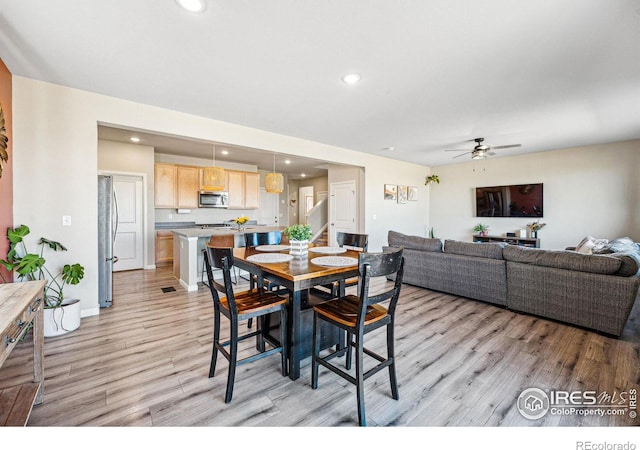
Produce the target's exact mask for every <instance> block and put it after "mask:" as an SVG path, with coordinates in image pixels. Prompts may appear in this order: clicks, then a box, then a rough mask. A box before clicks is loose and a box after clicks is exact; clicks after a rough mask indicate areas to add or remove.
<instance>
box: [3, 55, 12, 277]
mask: <svg viewBox="0 0 640 450" xmlns="http://www.w3.org/2000/svg"><path fill="white" fill-rule="evenodd" d="M0 104H2V111H3V112H4V120H5V128H6V129H7V137H8V138H9V142H8V148H7V150H8V152H9V161H8V162H7V163H6V164H5V165H4V166H3V171H2V178H0V259H6V258H7V252H8V251H9V241H7V228H9V227H12V226H13V135H12V114H11V113H12V108H11V106H12V105H11V72H9V69H7V66H5V65H4V62H3V61H2V59H0ZM0 272H2V275H3V276H4V277H5V278H6V279H7V280H12V274H9V273H7V271H6V270H5V268H4V267H2V266H0ZM1 281H2V278H0V282H1Z"/></svg>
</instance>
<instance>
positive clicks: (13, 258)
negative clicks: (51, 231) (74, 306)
mask: <svg viewBox="0 0 640 450" xmlns="http://www.w3.org/2000/svg"><path fill="white" fill-rule="evenodd" d="M29 233H30V230H29V227H28V226H26V225H20V226H19V227H16V228H7V238H8V239H9V252H8V253H7V259H6V260H5V259H0V264H1V265H3V266H4V267H5V268H6V269H7V270H8V271H9V272H12V271H13V270H15V271H16V273H17V274H18V279H19V280H26V281H34V280H46V282H47V284H46V285H45V288H44V305H45V308H56V307H58V306H62V302H63V301H64V287H65V285H67V284H78V283H79V282H80V280H82V279H83V278H84V267H82V266H81V265H80V264H78V263H75V264H65V265H64V266H63V267H62V269H60V270H59V271H53V272H52V271H51V270H50V269H48V268H47V266H45V263H46V260H45V258H44V249H45V248H47V247H48V248H49V249H51V250H53V251H67V248H66V247H65V246H64V245H62V244H61V243H60V242H56V241H51V240H49V239H45V238H40V240H39V241H38V245H39V246H40V253H29V252H28V251H27V246H26V244H25V243H24V237H25V236H27V235H28V234H29ZM1 275H2V274H1V273H0V276H1ZM2 278H3V282H5V283H6V282H7V280H6V279H4V277H2Z"/></svg>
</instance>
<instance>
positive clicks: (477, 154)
mask: <svg viewBox="0 0 640 450" xmlns="http://www.w3.org/2000/svg"><path fill="white" fill-rule="evenodd" d="M469 142H475V143H476V146H475V147H474V148H473V150H471V151H467V150H462V149H461V150H457V149H448V150H445V152H465V153H462V154H460V155H458V156H454V157H453V159H455V158H459V157H461V156H464V155H468V154H471V159H485V158H486V157H487V156H493V155H495V152H493V151H492V150H498V149H502V148H513V147H520V145H521V144H510V145H498V146H496V147H490V146H488V145H486V144H483V142H484V138H476V139H472V140H470V141H469Z"/></svg>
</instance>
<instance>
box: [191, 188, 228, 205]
mask: <svg viewBox="0 0 640 450" xmlns="http://www.w3.org/2000/svg"><path fill="white" fill-rule="evenodd" d="M198 206H199V207H200V208H228V207H229V193H228V192H225V191H200V192H199V193H198Z"/></svg>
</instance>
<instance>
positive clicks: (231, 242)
mask: <svg viewBox="0 0 640 450" xmlns="http://www.w3.org/2000/svg"><path fill="white" fill-rule="evenodd" d="M208 245H210V246H211V247H221V248H233V247H234V246H235V237H234V235H233V234H219V235H215V234H212V235H211V237H210V238H209V243H208ZM205 251H206V249H204V248H203V249H202V270H201V272H200V280H201V281H202V284H204V285H205V286H207V287H209V283H208V282H207V281H205V276H206V268H205V264H204V254H205ZM214 270H215V269H214ZM232 272H233V278H234V280H235V281H233V284H238V273H237V272H236V268H235V266H234V267H233V268H232Z"/></svg>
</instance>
